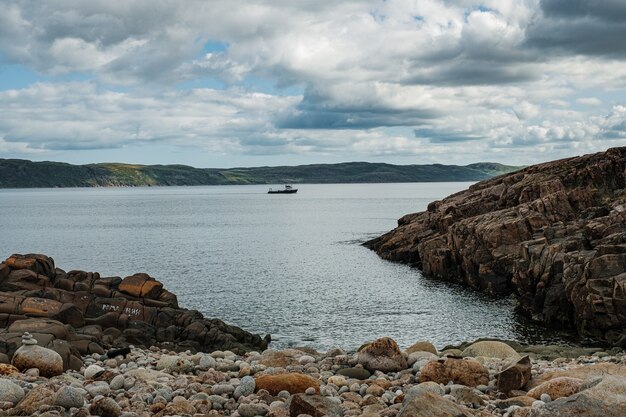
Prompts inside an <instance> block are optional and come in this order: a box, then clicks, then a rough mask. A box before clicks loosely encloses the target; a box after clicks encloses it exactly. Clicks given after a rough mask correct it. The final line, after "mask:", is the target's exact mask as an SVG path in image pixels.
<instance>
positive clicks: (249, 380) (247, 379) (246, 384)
mask: <svg viewBox="0 0 626 417" xmlns="http://www.w3.org/2000/svg"><path fill="white" fill-rule="evenodd" d="M255 388H256V383H255V382H254V378H253V377H251V376H244V377H243V378H241V382H240V383H239V386H238V387H237V388H235V392H234V393H233V397H234V398H235V399H236V400H237V399H239V397H247V396H248V395H250V394H252V393H254V389H255Z"/></svg>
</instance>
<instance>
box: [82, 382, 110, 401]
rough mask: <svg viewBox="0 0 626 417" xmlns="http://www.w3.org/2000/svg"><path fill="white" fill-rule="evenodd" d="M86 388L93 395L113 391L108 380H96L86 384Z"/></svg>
mask: <svg viewBox="0 0 626 417" xmlns="http://www.w3.org/2000/svg"><path fill="white" fill-rule="evenodd" d="M85 389H86V390H87V392H88V393H89V395H91V396H92V397H94V398H95V397H97V396H98V395H107V394H108V393H109V392H111V388H110V387H109V384H107V383H106V381H96V382H93V383H91V384H88V385H85Z"/></svg>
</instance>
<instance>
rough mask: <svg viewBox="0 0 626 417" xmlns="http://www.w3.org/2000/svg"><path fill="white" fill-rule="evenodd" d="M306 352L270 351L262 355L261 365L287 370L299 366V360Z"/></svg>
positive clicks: (294, 350)
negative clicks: (288, 367) (292, 366)
mask: <svg viewBox="0 0 626 417" xmlns="http://www.w3.org/2000/svg"><path fill="white" fill-rule="evenodd" d="M302 355H304V352H302V351H301V350H297V349H284V350H278V351H277V350H273V349H268V350H266V351H265V352H263V353H262V354H261V358H260V359H259V363H260V364H261V365H265V366H269V367H272V368H286V367H287V366H289V365H297V364H298V358H299V357H300V356H302Z"/></svg>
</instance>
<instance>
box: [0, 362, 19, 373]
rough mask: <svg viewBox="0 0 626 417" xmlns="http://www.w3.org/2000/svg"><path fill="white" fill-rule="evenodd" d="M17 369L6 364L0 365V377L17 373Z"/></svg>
mask: <svg viewBox="0 0 626 417" xmlns="http://www.w3.org/2000/svg"><path fill="white" fill-rule="evenodd" d="M19 372H20V371H19V369H17V368H16V367H15V366H13V365H9V364H6V363H0V375H12V374H17V373H19Z"/></svg>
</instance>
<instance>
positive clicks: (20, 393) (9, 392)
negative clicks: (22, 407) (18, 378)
mask: <svg viewBox="0 0 626 417" xmlns="http://www.w3.org/2000/svg"><path fill="white" fill-rule="evenodd" d="M22 398H24V389H23V388H22V387H20V386H19V385H17V384H16V383H14V382H11V381H9V380H8V379H0V401H6V402H10V403H12V404H13V405H15V404H17V403H18V402H19V401H20V400H21V399H22Z"/></svg>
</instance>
